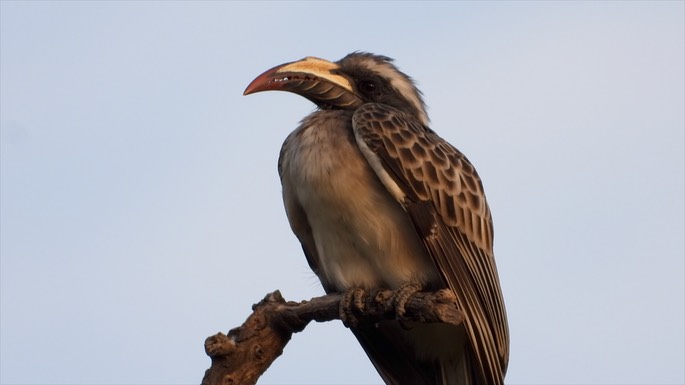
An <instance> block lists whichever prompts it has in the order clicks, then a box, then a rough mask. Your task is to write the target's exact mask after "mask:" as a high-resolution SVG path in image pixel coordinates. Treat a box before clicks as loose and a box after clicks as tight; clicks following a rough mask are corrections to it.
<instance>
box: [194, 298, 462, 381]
mask: <svg viewBox="0 0 685 385" xmlns="http://www.w3.org/2000/svg"><path fill="white" fill-rule="evenodd" d="M398 295H401V293H400V291H397V292H395V291H391V290H379V291H373V292H370V293H363V294H362V296H361V297H360V298H359V302H355V308H354V309H352V310H353V313H354V314H353V316H354V317H355V318H356V320H355V321H358V322H359V324H373V323H376V322H379V321H382V320H396V319H400V320H402V321H415V322H444V323H449V324H453V325H459V324H460V323H461V322H462V321H463V320H464V314H463V312H462V311H461V310H460V309H458V308H457V305H456V300H455V297H454V294H453V293H452V292H451V291H450V290H448V289H443V290H440V291H437V292H416V293H413V294H411V295H410V296H409V297H408V298H407V299H406V303H405V304H404V310H405V312H404V313H403V315H402V317H398V314H397V309H396V305H397V303H398V300H397V297H398ZM341 301H343V303H345V301H344V296H343V295H342V294H329V295H326V296H323V297H316V298H312V299H311V300H309V301H302V302H286V301H285V299H283V296H282V295H281V293H280V292H279V291H278V290H277V291H275V292H273V293H269V294H267V295H266V297H264V299H263V300H261V301H260V302H259V303H257V304H255V305H253V306H252V311H253V312H252V314H251V315H250V316H249V317H248V318H247V320H246V321H245V322H244V323H243V324H242V325H241V326H240V327H237V328H234V329H231V330H230V331H229V332H228V335H226V334H223V333H217V334H216V335H213V336H211V337H208V338H207V339H206V340H205V352H206V353H207V355H208V356H209V357H210V358H211V360H212V365H211V367H210V368H209V369H207V371H206V372H205V376H204V378H203V379H202V385H225V384H235V385H238V384H239V385H253V384H256V383H257V380H258V379H259V377H260V376H261V375H262V374H263V373H264V372H265V371H266V370H267V369H268V368H269V366H270V365H271V363H272V362H273V361H274V360H276V358H278V357H279V356H280V355H281V354H282V353H283V348H284V347H285V345H286V344H287V343H288V341H290V338H291V337H292V334H293V333H297V332H300V331H302V330H304V328H305V327H306V326H307V325H308V324H309V322H311V321H317V322H326V321H332V320H335V319H341V317H340V314H341V306H342V305H341ZM348 305H349V304H348Z"/></svg>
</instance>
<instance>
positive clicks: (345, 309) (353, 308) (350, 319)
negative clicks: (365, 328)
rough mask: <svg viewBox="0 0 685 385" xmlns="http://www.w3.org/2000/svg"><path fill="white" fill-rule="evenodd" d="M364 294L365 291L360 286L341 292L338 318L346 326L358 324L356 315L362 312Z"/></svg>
mask: <svg viewBox="0 0 685 385" xmlns="http://www.w3.org/2000/svg"><path fill="white" fill-rule="evenodd" d="M364 294H366V292H365V291H364V289H362V288H361V287H357V288H354V289H350V290H348V291H346V292H345V294H343V298H342V299H341V300H340V308H339V310H338V311H339V314H340V320H342V322H343V325H345V326H346V327H348V328H350V327H356V326H358V325H359V318H358V317H357V316H358V315H362V314H364Z"/></svg>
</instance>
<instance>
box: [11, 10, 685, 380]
mask: <svg viewBox="0 0 685 385" xmlns="http://www.w3.org/2000/svg"><path fill="white" fill-rule="evenodd" d="M684 4H685V3H684V2H682V1H649V2H639V1H630V2H619V1H610V2H587V1H566V2H544V1H531V2H513V1H511V2H494V1H492V2H454V3H452V2H422V3H414V2H397V3H394V2H377V3H368V2H351V3H347V2H326V3H315V2H276V3H274V2H219V1H210V2H182V1H176V2H164V1H151V2H142V1H141V2H137V1H127V2H106V1H92V2H86V1H75V2H64V1H49V2H41V1H30V2H19V1H7V0H2V1H1V2H0V11H1V15H0V17H1V19H0V21H1V25H0V113H1V120H0V122H1V133H2V136H1V146H2V147H1V158H0V160H1V168H0V171H1V179H0V182H1V184H0V204H1V207H0V208H1V211H0V241H1V245H0V253H1V259H0V278H1V283H0V289H1V291H0V300H1V301H0V383H2V384H39V383H40V384H160V383H163V384H189V383H199V381H200V379H201V378H202V375H203V373H204V370H205V369H206V368H208V367H209V364H210V362H209V359H208V358H207V357H206V356H205V354H204V351H203V341H204V338H205V337H207V336H209V335H211V334H214V333H216V332H217V331H224V332H225V331H227V330H228V329H229V328H232V327H234V326H237V325H239V324H240V323H241V322H242V321H243V320H244V319H245V317H246V316H247V315H248V314H249V313H250V305H251V304H252V303H254V302H256V301H258V300H259V299H261V298H262V297H263V295H264V294H266V293H267V292H269V291H272V290H275V289H280V290H281V291H282V292H283V294H284V295H285V297H286V298H287V299H291V300H301V299H307V298H310V297H312V296H316V295H320V294H322V290H321V288H320V286H319V284H318V281H317V279H316V278H315V277H314V275H313V274H312V273H311V272H310V271H309V269H308V267H307V264H306V262H305V259H304V257H303V256H302V253H301V250H300V247H299V244H298V242H297V240H296V239H295V237H294V236H293V235H292V234H291V232H290V229H289V226H288V224H287V220H286V218H285V214H284V211H283V208H282V204H281V197H280V185H279V181H278V176H277V173H276V159H277V157H278V151H279V149H280V145H281V143H282V141H283V139H284V138H285V137H286V135H287V134H288V133H289V132H290V131H291V130H292V129H294V128H295V127H296V126H297V124H298V121H299V120H300V119H301V118H302V117H304V116H305V115H306V114H308V113H309V112H310V111H312V109H313V106H312V105H311V103H309V102H308V101H307V100H305V99H304V98H300V97H297V96H295V95H292V94H285V93H264V94H259V95H254V96H250V97H243V96H242V91H243V90H244V88H245V86H246V85H247V84H248V83H249V82H250V81H251V80H252V79H253V78H254V77H255V76H257V75H258V74H259V73H261V72H262V71H263V70H266V69H267V68H270V67H272V66H274V65H277V64H280V63H283V62H286V61H292V60H296V59H299V58H302V57H304V56H307V55H314V56H319V57H323V58H327V59H331V60H337V59H339V58H340V57H342V56H344V55H345V54H347V53H348V52H351V51H354V50H365V51H371V52H375V53H380V54H384V55H388V56H391V57H394V58H395V59H396V63H397V65H398V66H399V67H400V68H401V69H402V70H404V71H405V72H406V73H408V74H410V75H411V76H413V77H414V78H415V79H416V80H417V81H418V83H419V87H420V88H421V89H422V90H423V92H424V94H425V97H426V101H427V103H428V105H429V106H430V110H429V113H430V115H431V118H432V127H433V128H434V129H435V130H436V131H437V132H439V133H440V134H441V135H442V136H443V137H445V138H446V139H448V140H449V141H450V142H451V143H453V144H454V145H456V146H457V147H459V148H460V149H461V150H462V151H463V152H464V153H466V154H467V156H468V157H469V158H470V159H471V160H472V162H473V163H474V164H475V165H476V167H477V168H478V170H479V172H480V175H481V176H482V178H483V180H484V185H485V188H486V192H487V196H488V199H489V202H490V205H491V208H492V211H493V216H494V220H495V234H496V237H495V253H496V256H497V260H498V267H499V270H500V277H501V280H502V286H503V290H504V296H505V299H506V304H507V309H508V314H509V321H510V329H511V361H510V364H509V373H508V376H507V383H508V384H645V383H650V384H682V383H684V382H685V375H684V371H685V369H684V364H683V362H684V361H685V354H684V351H685V333H684V326H683V325H684V324H685V317H684V306H685V305H684V303H685V298H684V297H685V294H684V293H685V288H684V280H685V279H684V275H685V267H684V259H685V257H684V255H685V250H684V236H683V234H684V232H685V228H684V227H685V226H684V216H685V214H684V213H685V207H684V196H685V187H684V178H685V177H684V174H685V166H684V164H685V159H684V153H685V150H684V147H685V144H684V143H685V139H684V132H685V108H684V105H685V77H684V72H685V60H684V56H685V37H684V36H685V28H684V24H685V23H684V19H685V7H684ZM260 383H263V384H295V383H304V384H351V383H354V384H377V383H380V378H379V377H378V375H377V374H376V373H375V371H374V370H373V368H372V366H371V365H370V363H369V362H368V361H367V359H366V357H365V355H364V353H363V352H362V350H361V349H360V348H359V347H358V346H357V343H356V341H355V339H354V338H353V336H352V335H351V333H349V332H348V331H347V330H346V329H344V328H343V326H342V325H341V324H340V323H339V322H331V323H327V324H315V325H310V326H309V327H308V328H307V329H306V331H305V332H304V333H301V334H298V335H295V336H294V338H293V339H292V341H291V342H290V344H289V345H288V346H287V348H286V350H285V354H284V356H283V357H281V358H279V359H278V360H277V361H276V362H275V363H274V365H273V366H272V367H271V369H270V370H269V371H268V372H267V374H266V375H265V376H264V377H263V379H262V381H261V382H260Z"/></svg>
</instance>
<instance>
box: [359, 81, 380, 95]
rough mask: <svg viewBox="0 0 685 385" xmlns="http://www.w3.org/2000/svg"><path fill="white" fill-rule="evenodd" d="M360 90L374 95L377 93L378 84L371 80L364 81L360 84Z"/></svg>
mask: <svg viewBox="0 0 685 385" xmlns="http://www.w3.org/2000/svg"><path fill="white" fill-rule="evenodd" d="M359 88H360V89H361V90H362V92H365V93H372V92H374V91H376V83H374V82H372V81H369V80H364V81H362V82H361V83H360V84H359Z"/></svg>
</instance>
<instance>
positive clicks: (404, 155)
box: [353, 103, 509, 385]
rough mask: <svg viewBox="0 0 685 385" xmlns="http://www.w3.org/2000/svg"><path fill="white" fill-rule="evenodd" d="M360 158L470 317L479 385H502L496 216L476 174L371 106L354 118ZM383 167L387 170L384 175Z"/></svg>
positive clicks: (418, 131)
mask: <svg viewBox="0 0 685 385" xmlns="http://www.w3.org/2000/svg"><path fill="white" fill-rule="evenodd" d="M353 127H354V134H355V138H356V140H357V143H358V144H359V146H360V148H361V149H362V153H363V154H364V156H365V157H366V158H367V160H368V161H369V164H370V165H371V166H372V168H374V171H375V172H376V173H377V174H379V177H381V175H382V178H381V180H382V182H383V183H384V185H385V186H386V187H387V188H388V189H389V190H390V191H391V192H392V191H396V190H397V189H398V188H399V189H400V190H401V191H402V192H403V194H393V196H395V198H396V199H398V200H400V203H401V204H402V205H403V207H404V208H405V210H406V211H407V213H408V214H409V216H410V218H411V220H412V222H413V223H414V227H415V228H416V229H417V232H418V233H419V235H420V236H421V237H422V239H423V242H424V245H425V247H426V249H427V250H428V252H429V253H430V255H431V256H432V257H433V260H434V262H435V264H436V266H437V268H438V269H439V270H440V271H441V272H442V276H443V279H444V284H445V285H446V286H447V287H449V288H450V289H452V291H454V293H455V295H456V297H457V300H458V303H459V306H460V307H461V308H462V309H463V310H464V311H465V313H466V314H467V317H466V321H465V326H466V330H467V334H468V338H469V341H470V346H471V351H470V355H471V358H472V362H471V364H472V368H473V370H474V373H473V374H474V377H475V378H478V379H479V380H480V381H479V383H482V384H488V385H498V384H503V381H504V374H505V373H506V367H507V362H508V356H509V336H508V327H507V319H506V313H505V309H504V301H503V298H502V294H501V289H500V285H499V278H498V275H497V268H496V265H495V260H494V254H493V230H492V218H491V215H490V209H489V207H488V204H487V201H486V199H485V193H484V191H483V186H482V183H481V181H480V178H479V177H478V174H477V173H476V170H475V168H474V167H473V165H471V163H470V162H469V161H468V159H466V157H465V156H464V155H463V154H462V153H461V152H459V150H457V149H456V148H454V147H453V146H451V145H450V144H449V143H447V142H446V141H445V140H443V139H442V138H440V137H439V136H438V135H437V134H436V133H435V132H433V131H432V130H431V129H429V128H427V127H425V126H423V125H422V124H420V123H419V122H418V120H416V119H414V118H413V117H411V116H409V115H407V114H405V113H403V112H402V111H400V110H397V109H395V108H392V107H389V106H387V105H383V104H374V103H370V104H365V105H364V106H362V107H360V108H359V109H358V110H357V111H356V112H355V114H354V116H353ZM379 167H381V168H382V169H379Z"/></svg>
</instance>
